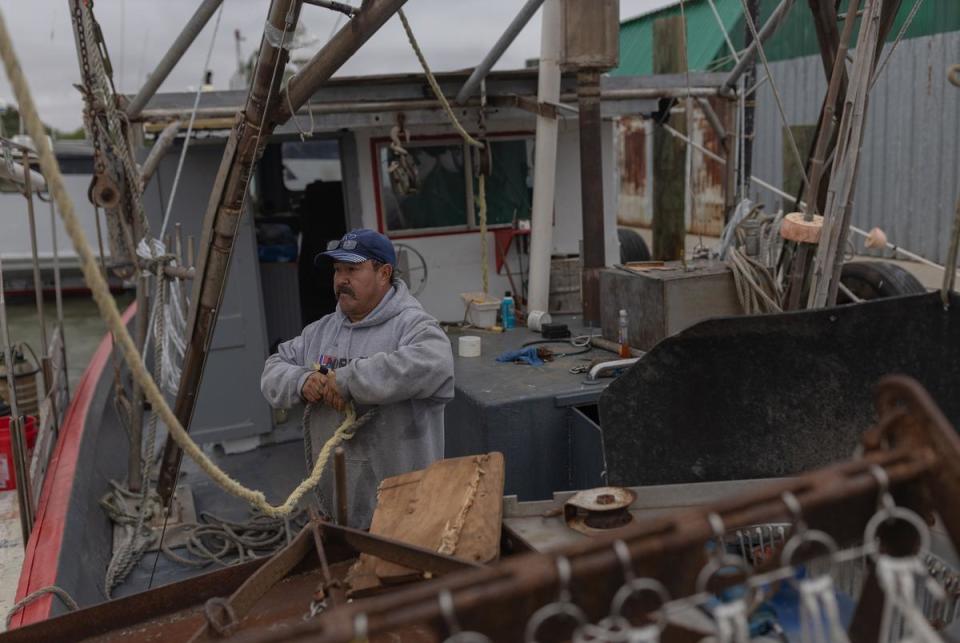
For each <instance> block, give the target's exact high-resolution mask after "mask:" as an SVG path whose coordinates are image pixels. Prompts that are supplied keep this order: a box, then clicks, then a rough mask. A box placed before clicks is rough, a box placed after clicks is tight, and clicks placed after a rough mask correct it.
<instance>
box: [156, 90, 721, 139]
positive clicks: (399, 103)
mask: <svg viewBox="0 0 960 643" xmlns="http://www.w3.org/2000/svg"><path fill="white" fill-rule="evenodd" d="M688 94H689V95H690V96H693V97H695V98H711V97H713V96H723V97H725V98H729V96H727V95H726V94H724V92H723V91H722V90H721V89H718V88H716V87H691V88H690V90H689V92H688V90H687V89H686V88H685V87H637V88H633V89H607V90H601V92H600V98H601V99H602V100H603V101H604V102H615V101H628V100H654V99H658V98H686V97H687V95H688ZM515 97H516V98H515ZM560 100H561V104H559V105H553V104H550V103H538V102H537V97H536V96H527V95H519V94H492V95H488V96H487V104H488V105H489V106H491V107H517V108H519V109H524V110H526V111H531V112H533V113H538V114H541V115H551V114H552V113H553V112H554V111H555V110H557V109H564V110H568V111H570V112H576V111H577V108H576V107H575V106H574V105H571V104H569V103H573V102H576V100H577V95H576V94H574V93H564V94H561V95H560ZM479 106H480V99H478V98H471V99H469V100H467V101H466V102H465V103H464V104H463V105H461V106H460V107H479ZM438 109H440V103H439V101H437V100H435V99H427V98H424V99H402V100H384V101H351V102H335V101H325V102H316V103H310V107H309V110H308V109H307V108H306V107H302V106H301V107H300V108H298V109H297V114H298V115H301V116H306V115H308V114H309V113H310V112H312V113H313V115H314V116H318V115H323V114H345V113H362V114H369V113H378V112H401V111H413V110H438ZM287 111H289V108H288V109H287ZM234 114H235V112H234V111H232V110H231V109H230V108H227V107H200V108H199V109H198V110H197V119H198V120H208V121H211V120H212V121H216V122H219V121H220V119H224V118H232V117H233V116H234ZM189 117H190V111H189V110H183V109H175V108H171V109H151V110H149V111H146V112H144V114H143V115H141V117H140V119H139V122H144V123H150V124H158V123H169V122H170V121H172V120H180V119H184V118H189ZM195 129H196V127H195Z"/></svg>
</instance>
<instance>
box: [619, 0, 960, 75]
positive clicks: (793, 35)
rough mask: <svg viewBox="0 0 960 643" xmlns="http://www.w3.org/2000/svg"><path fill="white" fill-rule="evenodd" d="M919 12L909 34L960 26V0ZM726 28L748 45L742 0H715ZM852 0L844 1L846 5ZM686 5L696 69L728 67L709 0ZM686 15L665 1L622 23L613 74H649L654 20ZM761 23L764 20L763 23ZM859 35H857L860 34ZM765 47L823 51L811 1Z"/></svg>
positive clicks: (903, 14) (934, 2)
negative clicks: (618, 61) (655, 9)
mask: <svg viewBox="0 0 960 643" xmlns="http://www.w3.org/2000/svg"><path fill="white" fill-rule="evenodd" d="M921 1H922V3H923V4H922V5H921V7H920V10H919V11H918V12H917V15H916V18H915V19H914V21H913V23H912V24H911V26H910V28H909V29H908V30H907V33H906V35H905V37H906V38H918V37H920V36H929V35H933V34H937V33H946V32H950V31H957V30H960V1H958V0H921ZM714 4H715V5H716V7H717V13H719V14H720V18H721V20H722V21H723V24H724V28H725V29H726V30H727V33H729V34H730V38H731V40H732V41H733V44H734V46H735V47H737V49H742V48H743V42H744V31H745V29H746V25H745V23H744V21H743V5H742V4H741V2H740V0H714ZM778 4H779V0H761V1H760V20H759V23H760V24H763V22H764V21H765V20H766V19H767V17H769V16H770V14H771V13H772V12H773V10H774V9H775V8H776V7H777V5H778ZM846 4H847V2H846V0H845V1H844V2H842V3H841V5H842V6H841V12H842V11H844V10H845V6H846ZM913 5H914V2H913V1H912V0H904V1H903V5H902V6H901V8H900V13H899V14H898V15H897V20H896V22H895V23H894V26H893V29H892V30H891V32H890V36H889V38H888V40H894V39H895V38H896V37H897V34H899V33H900V29H901V27H902V26H903V24H904V22H905V21H906V19H907V16H908V15H909V13H910V11H911V9H912V8H913ZM683 11H684V14H685V15H686V19H687V60H688V61H689V65H690V69H691V70H692V71H709V70H717V69H728V68H729V67H730V63H731V60H730V58H729V51H728V49H727V46H726V44H725V43H724V38H723V34H722V33H721V32H720V29H719V27H718V25H717V20H716V18H715V17H714V15H713V12H712V11H711V9H710V3H709V2H707V0H686V1H685V2H684V3H683ZM679 15H680V3H679V2H678V3H677V4H675V5H672V6H669V7H665V8H663V9H660V10H659V11H654V12H652V13H648V14H645V15H642V16H638V17H636V18H631V19H629V20H625V21H624V22H622V23H621V24H620V66H619V67H617V68H616V69H614V70H613V71H611V72H610V73H611V74H613V75H620V76H623V75H646V74H652V73H653V23H654V21H655V20H657V19H658V18H664V17H668V16H679ZM758 27H759V25H758ZM854 38H856V36H854ZM765 51H766V52H767V56H768V58H769V59H770V60H771V61H776V60H787V59H790V58H797V57H800V56H812V55H815V54H818V53H819V51H820V49H819V46H818V44H817V33H816V30H815V29H814V26H813V19H812V17H811V14H810V9H809V7H808V6H807V3H805V2H801V1H799V0H797V1H795V2H794V3H793V7H792V8H791V9H790V12H789V14H788V15H787V19H786V21H785V22H784V23H783V24H782V25H781V26H780V29H778V30H777V32H776V33H775V34H774V35H773V37H771V38H770V40H769V41H767V44H766V47H765Z"/></svg>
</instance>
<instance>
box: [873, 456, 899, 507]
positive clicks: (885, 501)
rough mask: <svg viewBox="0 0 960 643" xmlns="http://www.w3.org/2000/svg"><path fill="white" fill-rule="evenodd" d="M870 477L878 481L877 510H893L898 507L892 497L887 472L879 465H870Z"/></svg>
mask: <svg viewBox="0 0 960 643" xmlns="http://www.w3.org/2000/svg"><path fill="white" fill-rule="evenodd" d="M869 471H870V475H871V476H872V477H873V479H874V480H876V481H877V509H878V510H880V509H887V510H890V509H893V508H894V507H896V506H897V503H896V502H894V500H893V496H892V495H890V476H889V475H887V471H886V470H885V469H884V468H883V467H881V466H880V465H878V464H871V465H870V469H869Z"/></svg>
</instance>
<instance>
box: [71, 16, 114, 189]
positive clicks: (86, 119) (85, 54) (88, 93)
mask: <svg viewBox="0 0 960 643" xmlns="http://www.w3.org/2000/svg"><path fill="white" fill-rule="evenodd" d="M83 1H84V0H77V2H76V3H75V4H74V10H73V23H74V29H75V30H76V32H77V51H78V53H79V54H80V75H81V77H82V78H81V79H82V82H83V84H82V85H78V89H79V90H80V91H81V93H83V101H84V104H85V108H84V110H83V125H84V129H86V130H87V135H88V136H89V137H90V141H91V142H92V143H93V162H94V169H95V171H96V173H97V174H102V173H103V172H104V171H105V170H106V166H105V164H104V162H103V149H102V146H101V144H100V135H99V130H98V128H97V127H96V125H95V122H94V112H95V105H94V98H93V91H92V90H91V87H93V76H92V74H91V73H90V55H89V46H88V45H87V34H86V31H85V30H84V28H83V9H82V8H81V6H80V5H81V4H82V3H83Z"/></svg>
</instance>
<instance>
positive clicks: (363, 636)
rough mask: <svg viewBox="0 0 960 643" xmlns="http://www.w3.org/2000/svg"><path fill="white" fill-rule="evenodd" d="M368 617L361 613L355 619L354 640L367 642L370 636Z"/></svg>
mask: <svg viewBox="0 0 960 643" xmlns="http://www.w3.org/2000/svg"><path fill="white" fill-rule="evenodd" d="M368 625H369V623H368V622H367V615H366V614H364V613H363V612H361V613H360V614H357V615H356V616H354V617H353V640H354V641H366V640H367V636H368Z"/></svg>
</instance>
